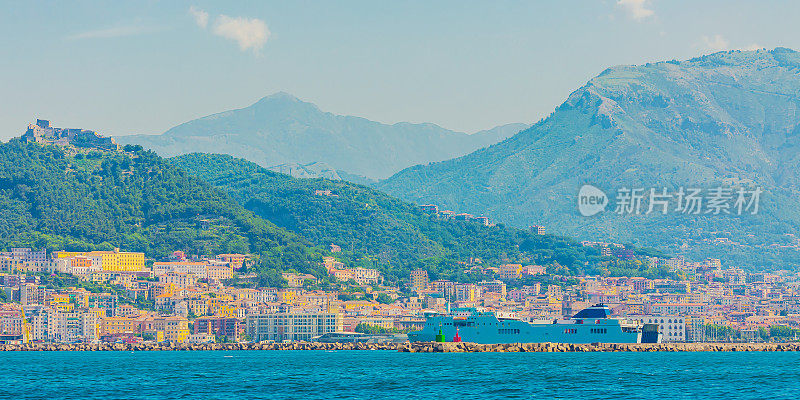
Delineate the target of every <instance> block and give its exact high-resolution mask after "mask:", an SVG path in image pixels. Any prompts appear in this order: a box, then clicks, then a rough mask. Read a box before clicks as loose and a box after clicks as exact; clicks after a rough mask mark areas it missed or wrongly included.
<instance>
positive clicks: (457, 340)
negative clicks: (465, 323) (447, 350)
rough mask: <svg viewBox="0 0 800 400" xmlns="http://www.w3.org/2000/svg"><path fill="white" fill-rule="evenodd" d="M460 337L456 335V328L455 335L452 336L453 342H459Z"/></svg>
mask: <svg viewBox="0 0 800 400" xmlns="http://www.w3.org/2000/svg"><path fill="white" fill-rule="evenodd" d="M460 341H461V336H460V335H459V334H458V328H456V335H455V336H453V342H460Z"/></svg>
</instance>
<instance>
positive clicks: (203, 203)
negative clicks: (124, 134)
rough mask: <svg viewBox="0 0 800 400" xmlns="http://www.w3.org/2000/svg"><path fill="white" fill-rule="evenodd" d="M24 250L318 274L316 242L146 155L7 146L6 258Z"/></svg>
mask: <svg viewBox="0 0 800 400" xmlns="http://www.w3.org/2000/svg"><path fill="white" fill-rule="evenodd" d="M18 246H19V247H35V248H46V249H48V250H50V251H53V250H65V249H70V250H111V249H113V248H115V247H119V248H121V249H124V250H128V251H141V252H145V253H146V254H147V255H148V256H152V257H162V256H165V255H167V254H169V253H171V252H172V251H174V250H184V251H186V252H187V253H190V254H205V255H211V254H217V253H228V252H237V253H252V254H254V255H255V256H256V267H255V268H256V270H257V271H269V270H277V269H283V268H293V269H295V270H298V271H303V272H310V273H317V274H319V273H320V267H319V261H320V252H319V251H317V250H316V249H314V248H312V247H311V246H310V245H309V242H308V241H306V240H304V239H302V238H301V237H299V236H297V235H296V234H294V233H292V232H289V231H287V230H285V229H283V228H279V227H277V226H275V225H274V224H272V223H270V222H269V221H267V220H264V219H263V218H260V217H258V216H255V215H253V213H252V212H250V211H247V210H246V209H244V208H243V207H242V206H240V205H239V204H237V203H236V202H235V201H233V200H232V199H231V198H230V197H229V196H228V195H226V194H225V193H223V192H221V191H220V190H218V189H216V188H214V187H212V186H210V185H209V184H207V183H205V182H202V181H200V180H199V179H196V178H193V177H190V176H189V175H188V174H187V173H186V172H184V171H183V170H181V169H180V168H177V167H175V166H173V165H171V164H169V163H167V162H165V161H164V160H163V159H161V158H160V157H158V156H157V155H156V154H155V153H153V152H151V151H144V150H142V148H141V147H139V146H126V147H125V151H124V152H104V153H100V152H92V153H89V154H88V155H86V156H81V157H77V158H76V157H71V156H69V155H67V154H65V153H64V151H63V150H62V149H61V148H60V147H58V146H42V145H38V144H26V143H22V142H21V141H19V140H16V139H15V140H11V141H10V142H8V143H5V144H0V248H9V247H18Z"/></svg>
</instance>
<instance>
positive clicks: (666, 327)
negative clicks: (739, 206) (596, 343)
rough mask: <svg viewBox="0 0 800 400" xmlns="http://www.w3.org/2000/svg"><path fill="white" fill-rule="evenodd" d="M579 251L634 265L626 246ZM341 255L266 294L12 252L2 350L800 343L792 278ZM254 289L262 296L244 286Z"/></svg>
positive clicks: (226, 265) (1, 315) (675, 262)
mask: <svg viewBox="0 0 800 400" xmlns="http://www.w3.org/2000/svg"><path fill="white" fill-rule="evenodd" d="M536 229H537V230H539V229H542V230H543V227H536ZM542 233H543V232H542ZM583 245H584V246H592V247H598V248H600V249H601V251H602V253H603V254H607V255H609V256H613V257H628V256H629V252H627V251H626V249H625V248H624V246H622V245H617V244H613V243H601V242H583ZM339 253H341V248H340V247H339V246H336V245H331V246H330V248H329V254H330V256H326V257H324V258H323V259H322V261H321V266H323V267H324V269H325V271H327V276H314V275H311V274H302V273H295V272H285V273H283V274H282V275H281V284H280V285H277V286H279V287H258V285H257V280H255V279H254V278H256V274H254V273H253V272H251V271H250V270H249V269H250V267H251V265H252V263H253V260H252V256H250V255H247V254H218V255H216V256H213V257H209V256H198V255H187V254H185V253H184V252H183V251H180V250H176V251H175V252H174V253H173V254H171V255H170V256H169V257H168V258H165V259H159V260H154V259H149V258H148V257H146V255H145V254H143V253H137V252H126V251H122V250H121V249H113V250H108V251H89V252H78V251H55V252H51V253H48V252H46V251H45V250H35V249H30V248H13V249H10V251H8V252H3V253H0V301H2V304H0V341H2V342H3V343H127V344H130V343H147V342H152V343H186V344H191V343H233V342H310V341H318V340H320V338H327V339H329V340H334V341H335V340H337V338H339V339H341V340H348V341H367V340H369V341H372V342H393V341H405V340H406V339H405V335H404V334H405V333H407V332H409V331H413V330H417V329H420V328H421V327H422V326H423V325H424V323H425V316H426V315H428V314H431V313H444V312H447V311H448V310H452V309H461V308H472V309H484V310H487V311H491V312H495V313H497V314H498V315H504V316H506V317H508V318H515V319H520V320H523V321H542V320H558V319H563V318H569V317H570V316H572V315H573V314H575V313H576V312H578V311H580V310H582V309H584V308H587V307H589V306H591V305H593V304H598V303H602V304H605V305H607V306H608V307H609V308H610V309H611V310H612V311H613V315H614V316H615V317H625V318H628V319H636V320H639V321H641V322H643V323H647V324H655V325H657V326H658V330H659V333H661V336H662V341H663V342H776V341H777V342H785V341H794V340H797V332H798V328H799V327H800V293H798V289H799V288H798V286H799V285H800V281H798V279H797V278H798V277H797V275H796V274H793V273H789V272H785V271H778V272H775V273H752V272H746V271H744V270H742V269H738V268H730V267H726V266H723V265H722V264H721V262H720V261H719V260H716V259H707V260H704V261H700V262H694V261H688V260H684V259H682V258H668V259H664V258H657V257H650V258H648V262H650V263H653V265H658V266H665V267H667V268H669V270H670V271H671V272H673V273H674V275H675V276H677V277H678V279H647V278H642V277H607V276H559V275H553V274H550V273H548V270H547V268H546V267H545V266H540V265H523V264H515V263H506V264H500V265H484V264H483V263H482V261H481V260H479V259H470V260H465V261H464V262H463V263H460V266H461V267H463V268H464V269H465V270H468V271H472V272H475V271H479V272H481V273H482V274H483V275H484V276H485V277H486V279H485V280H482V281H478V282H454V281H448V280H431V279H430V278H429V274H428V271H426V270H422V269H420V270H415V271H413V272H411V274H410V275H409V276H408V277H407V280H405V281H402V282H395V283H389V282H387V281H386V280H385V279H384V277H383V276H382V274H381V273H380V272H379V271H378V270H377V269H370V268H363V267H350V266H348V265H346V264H345V263H343V262H342V261H340V258H339V257H337V255H338V254H339ZM248 279H252V282H253V284H251V285H243V284H242V283H243V282H249V280H248Z"/></svg>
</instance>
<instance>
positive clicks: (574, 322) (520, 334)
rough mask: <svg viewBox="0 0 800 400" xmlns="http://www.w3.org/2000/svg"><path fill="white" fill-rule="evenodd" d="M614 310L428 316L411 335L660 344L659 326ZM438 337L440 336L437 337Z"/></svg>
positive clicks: (477, 340)
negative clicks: (541, 316) (543, 316)
mask: <svg viewBox="0 0 800 400" xmlns="http://www.w3.org/2000/svg"><path fill="white" fill-rule="evenodd" d="M610 315H611V309H609V308H608V307H607V306H605V305H603V304H596V305H594V306H591V307H589V308H586V309H583V310H581V311H579V312H578V313H577V314H575V315H574V316H573V317H572V318H569V319H562V320H558V319H557V320H552V321H549V320H548V321H534V322H525V321H522V320H520V319H518V318H516V317H515V316H513V315H502V314H495V313H493V312H486V311H479V310H478V309H474V308H466V309H464V308H462V309H456V310H453V311H452V312H449V313H446V314H432V315H429V316H428V319H427V320H426V322H425V326H424V327H423V328H422V330H419V331H416V332H410V333H409V334H408V338H409V340H410V341H412V342H433V341H437V339H438V341H453V339H454V338H456V339H455V340H456V341H464V342H473V343H485V344H491V343H544V342H551V343H660V342H661V336H660V334H659V333H658V327H657V326H656V325H653V324H643V323H641V322H640V321H635V320H626V319H618V318H610ZM437 336H439V337H438V338H437Z"/></svg>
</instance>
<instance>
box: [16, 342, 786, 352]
mask: <svg viewBox="0 0 800 400" xmlns="http://www.w3.org/2000/svg"><path fill="white" fill-rule="evenodd" d="M216 350H226V351H230V350H323V351H325V350H327V351H332V350H391V351H399V352H404V353H465V352H495V353H514V352H539V353H542V352H545V353H546V352H718V351H760V352H764V351H800V343H633V344H617V343H594V344H568V343H507V344H477V343H466V342H460V343H431V342H423V343H316V342H297V343H207V344H149V343H136V344H121V343H101V344H57V343H52V344H51V343H31V344H3V345H0V351H216Z"/></svg>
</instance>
